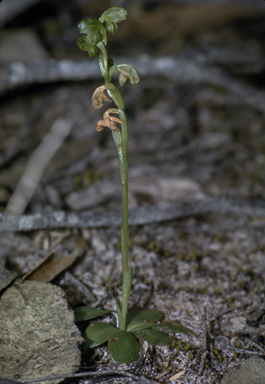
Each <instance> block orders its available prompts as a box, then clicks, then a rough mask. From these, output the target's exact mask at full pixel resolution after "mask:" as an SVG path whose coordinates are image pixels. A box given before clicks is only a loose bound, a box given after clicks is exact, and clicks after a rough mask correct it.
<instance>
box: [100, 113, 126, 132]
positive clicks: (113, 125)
mask: <svg viewBox="0 0 265 384" xmlns="http://www.w3.org/2000/svg"><path fill="white" fill-rule="evenodd" d="M110 113H116V114H118V115H119V111H118V109H116V108H110V109H107V110H106V112H105V113H104V115H103V120H99V121H98V122H97V124H96V130H97V131H98V132H100V131H102V129H103V128H104V127H108V128H110V129H111V130H112V131H115V132H119V128H118V127H117V123H119V124H122V121H121V120H120V119H118V118H117V117H114V116H111V115H110Z"/></svg>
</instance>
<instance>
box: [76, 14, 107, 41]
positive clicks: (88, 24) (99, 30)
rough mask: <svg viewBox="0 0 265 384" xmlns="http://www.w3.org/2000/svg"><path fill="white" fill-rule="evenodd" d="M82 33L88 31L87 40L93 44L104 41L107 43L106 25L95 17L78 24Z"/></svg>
mask: <svg viewBox="0 0 265 384" xmlns="http://www.w3.org/2000/svg"><path fill="white" fill-rule="evenodd" d="M78 29H79V31H80V33H86V35H87V41H88V43H89V44H91V45H96V44H98V43H100V42H101V41H103V42H104V43H105V33H106V31H105V28H104V25H103V24H102V23H101V22H100V21H98V20H94V19H85V20H82V21H80V23H79V24H78Z"/></svg>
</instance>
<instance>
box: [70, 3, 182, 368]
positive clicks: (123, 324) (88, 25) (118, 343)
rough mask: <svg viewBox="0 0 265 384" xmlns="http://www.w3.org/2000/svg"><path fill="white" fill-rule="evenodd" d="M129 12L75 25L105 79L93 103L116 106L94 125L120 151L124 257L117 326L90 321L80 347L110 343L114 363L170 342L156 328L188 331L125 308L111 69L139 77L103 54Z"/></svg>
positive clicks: (80, 313)
mask: <svg viewBox="0 0 265 384" xmlns="http://www.w3.org/2000/svg"><path fill="white" fill-rule="evenodd" d="M126 16H127V11H126V10H125V9H124V8H122V7H112V8H110V9H108V10H107V11H105V12H104V13H103V14H102V15H101V16H100V18H99V19H98V20H94V19H85V20H82V21H81V22H80V23H79V24H78V28H79V31H80V33H82V34H83V35H82V36H80V37H79V38H78V40H77V45H78V47H79V48H81V49H82V50H84V51H87V52H88V55H89V56H90V57H95V56H97V55H98V64H99V68H100V71H101V74H102V76H103V78H104V81H105V84H104V85H101V86H100V87H98V88H97V89H96V90H95V92H94V93H93V96H92V105H93V107H94V108H96V109H98V108H101V107H102V106H103V101H106V102H111V101H113V102H114V104H115V105H116V108H109V109H107V110H106V111H105V112H104V114H103V119H102V120H99V121H98V123H97V124H96V130H97V131H101V130H102V129H104V128H105V127H108V128H110V129H111V131H112V135H113V139H114V142H115V144H116V147H117V150H118V160H119V168H120V177H121V186H122V218H121V257H122V300H121V301H120V300H119V299H118V298H116V299H115V300H116V311H115V312H114V313H115V315H116V319H117V326H116V327H114V326H112V325H111V324H108V323H105V322H99V321H96V322H93V323H92V324H90V325H89V326H88V327H87V329H86V330H85V332H84V334H83V336H84V338H85V340H86V342H85V344H84V348H94V347H97V346H99V345H101V344H104V343H106V342H107V343H108V349H109V352H110V354H111V355H112V357H113V358H114V360H116V361H117V362H118V363H130V362H133V361H136V360H138V358H139V352H140V344H139V340H142V339H145V340H146V341H147V342H148V343H149V344H152V345H168V344H170V343H171V342H172V341H173V340H174V339H173V338H172V337H170V336H169V335H168V334H167V333H165V332H162V331H159V330H158V328H160V329H162V328H167V329H168V330H170V331H173V332H189V330H188V329H187V328H185V327H183V326H181V325H179V324H177V323H175V322H173V321H163V318H164V315H163V313H162V312H161V311H159V310H155V309H150V310H138V311H132V312H129V313H128V303H129V296H130V291H131V286H132V279H133V270H132V268H129V263H128V162H127V140H128V126H127V117H126V113H125V109H124V102H123V97H122V95H121V92H120V90H119V89H118V88H117V87H116V86H115V85H114V84H113V83H112V78H113V75H114V74H115V73H118V81H119V84H120V85H123V84H124V83H125V82H126V81H127V80H129V81H130V82H131V84H133V85H134V84H137V83H139V81H140V75H139V73H138V71H137V70H136V69H135V68H134V67H132V66H131V65H128V64H118V65H114V62H113V60H112V59H111V58H110V57H109V56H108V53H107V49H106V46H107V32H108V33H112V34H114V33H115V32H116V31H117V29H118V26H117V23H119V22H121V21H123V20H125V19H126ZM110 313H113V311H110V310H105V309H97V308H91V307H86V306H84V307H79V308H76V310H75V319H76V322H79V321H87V320H92V319H95V318H97V317H101V316H104V315H107V314H110Z"/></svg>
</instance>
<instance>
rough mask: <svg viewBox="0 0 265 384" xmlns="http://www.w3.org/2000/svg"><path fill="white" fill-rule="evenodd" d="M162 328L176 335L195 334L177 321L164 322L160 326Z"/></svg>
mask: <svg viewBox="0 0 265 384" xmlns="http://www.w3.org/2000/svg"><path fill="white" fill-rule="evenodd" d="M159 327H160V328H167V329H169V330H170V331H173V332H175V333H193V332H192V330H191V329H189V328H187V327H184V326H183V325H181V324H179V323H177V322H176V321H171V320H167V321H163V322H162V323H161V324H159Z"/></svg>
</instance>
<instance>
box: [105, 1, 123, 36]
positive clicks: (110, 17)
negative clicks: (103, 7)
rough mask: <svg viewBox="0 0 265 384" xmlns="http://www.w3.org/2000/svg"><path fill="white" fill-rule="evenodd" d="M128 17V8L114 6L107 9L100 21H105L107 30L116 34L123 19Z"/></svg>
mask: <svg viewBox="0 0 265 384" xmlns="http://www.w3.org/2000/svg"><path fill="white" fill-rule="evenodd" d="M126 17H127V11H126V9H124V8H122V7H112V8H109V9H108V10H107V11H105V12H104V13H103V14H102V15H101V16H100V18H99V21H101V23H103V22H104V21H105V22H106V30H107V31H108V32H109V33H112V34H114V33H115V32H117V29H118V25H117V23H120V22H121V21H123V20H125V19H126Z"/></svg>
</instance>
